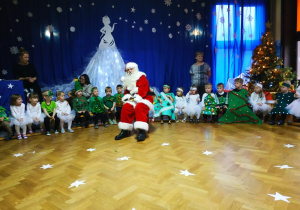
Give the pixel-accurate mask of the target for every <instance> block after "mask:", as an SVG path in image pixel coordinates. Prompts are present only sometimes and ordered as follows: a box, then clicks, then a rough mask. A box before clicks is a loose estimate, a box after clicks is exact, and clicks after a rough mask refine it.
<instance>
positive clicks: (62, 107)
mask: <svg viewBox="0 0 300 210" xmlns="http://www.w3.org/2000/svg"><path fill="white" fill-rule="evenodd" d="M55 103H56V112H57V117H58V118H59V119H60V120H63V121H64V122H66V123H67V122H69V121H70V120H71V121H72V120H74V118H75V113H73V112H71V107H70V105H69V103H68V102H67V101H63V102H61V101H56V102H55ZM63 113H65V114H63Z"/></svg>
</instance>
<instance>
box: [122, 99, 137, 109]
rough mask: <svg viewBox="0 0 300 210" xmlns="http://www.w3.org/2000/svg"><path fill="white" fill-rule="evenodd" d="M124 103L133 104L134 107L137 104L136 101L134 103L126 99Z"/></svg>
mask: <svg viewBox="0 0 300 210" xmlns="http://www.w3.org/2000/svg"><path fill="white" fill-rule="evenodd" d="M124 104H131V105H132V106H133V108H135V106H136V103H134V102H133V101H125V102H124Z"/></svg>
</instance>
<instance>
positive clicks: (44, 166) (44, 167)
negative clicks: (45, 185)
mask: <svg viewBox="0 0 300 210" xmlns="http://www.w3.org/2000/svg"><path fill="white" fill-rule="evenodd" d="M41 168H42V169H44V170H45V169H47V168H53V165H50V164H48V165H43V166H42V167H41Z"/></svg>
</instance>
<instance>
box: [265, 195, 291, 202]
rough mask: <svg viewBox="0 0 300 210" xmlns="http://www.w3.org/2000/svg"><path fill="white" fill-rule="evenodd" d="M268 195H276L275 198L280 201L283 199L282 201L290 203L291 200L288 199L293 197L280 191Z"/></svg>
mask: <svg viewBox="0 0 300 210" xmlns="http://www.w3.org/2000/svg"><path fill="white" fill-rule="evenodd" d="M268 195H269V196H272V197H274V198H275V199H274V200H275V201H280V200H281V201H285V202H288V203H290V202H289V201H288V199H289V198H291V197H288V196H284V195H281V194H280V193H278V192H276V194H275V195H273V194H268Z"/></svg>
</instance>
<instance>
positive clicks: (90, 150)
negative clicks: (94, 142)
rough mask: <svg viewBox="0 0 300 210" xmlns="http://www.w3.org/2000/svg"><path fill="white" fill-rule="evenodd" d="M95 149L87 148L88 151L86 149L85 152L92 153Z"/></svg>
mask: <svg viewBox="0 0 300 210" xmlns="http://www.w3.org/2000/svg"><path fill="white" fill-rule="evenodd" d="M95 150H96V149H95V148H89V149H87V150H86V151H88V152H93V151H95Z"/></svg>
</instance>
